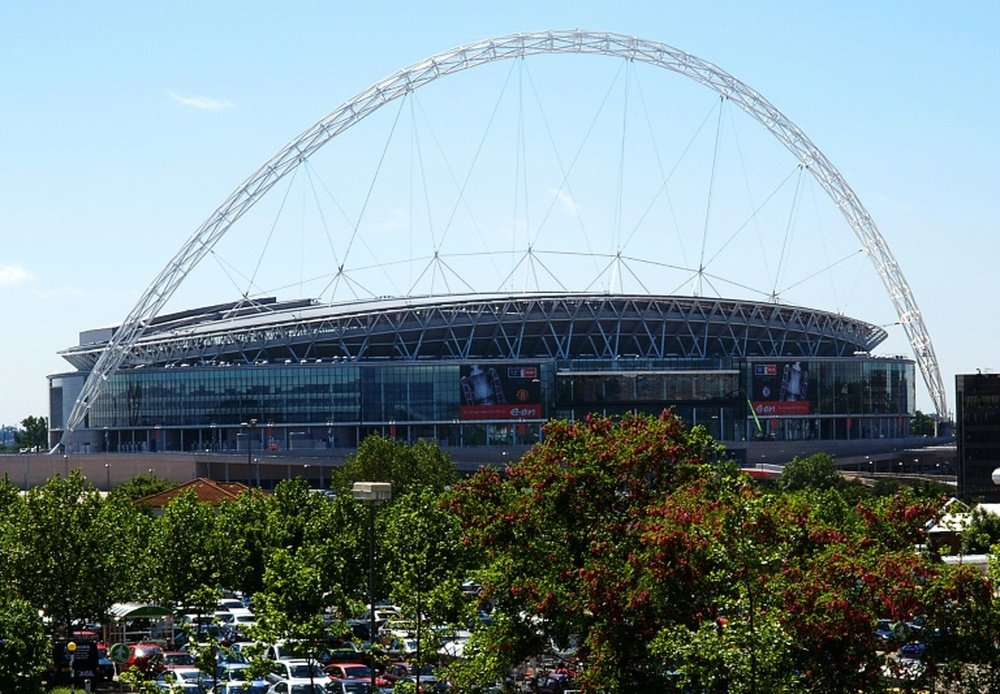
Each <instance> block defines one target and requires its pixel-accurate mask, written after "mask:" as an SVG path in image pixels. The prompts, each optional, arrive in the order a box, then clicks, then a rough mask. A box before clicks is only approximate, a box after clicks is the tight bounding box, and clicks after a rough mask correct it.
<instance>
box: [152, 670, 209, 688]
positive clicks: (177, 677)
mask: <svg viewBox="0 0 1000 694" xmlns="http://www.w3.org/2000/svg"><path fill="white" fill-rule="evenodd" d="M155 682H156V687H157V689H159V690H160V691H161V692H171V693H173V692H177V693H178V694H189V693H190V694H207V693H208V692H211V691H212V676H211V675H209V674H206V673H204V672H202V671H201V670H196V669H195V668H175V669H173V670H164V671H163V672H161V673H160V674H159V675H157V676H156V680H155Z"/></svg>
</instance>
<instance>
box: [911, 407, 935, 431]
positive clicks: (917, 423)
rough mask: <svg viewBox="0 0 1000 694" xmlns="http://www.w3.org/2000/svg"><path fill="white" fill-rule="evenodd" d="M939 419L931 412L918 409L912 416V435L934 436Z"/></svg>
mask: <svg viewBox="0 0 1000 694" xmlns="http://www.w3.org/2000/svg"><path fill="white" fill-rule="evenodd" d="M936 430H937V420H935V419H934V417H932V416H931V415H929V414H924V413H923V412H921V411H920V410H917V411H916V412H915V413H914V414H913V416H912V417H910V436H934V432H935V431H936Z"/></svg>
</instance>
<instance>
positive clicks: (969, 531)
mask: <svg viewBox="0 0 1000 694" xmlns="http://www.w3.org/2000/svg"><path fill="white" fill-rule="evenodd" d="M998 542H1000V516H998V515H997V514H995V513H990V512H988V511H984V510H983V509H982V508H980V507H978V506H977V507H976V508H974V509H973V510H972V515H971V517H970V519H969V525H967V526H966V527H965V529H964V530H963V531H962V554H988V553H989V552H990V548H991V547H993V545H995V544H997V543H998Z"/></svg>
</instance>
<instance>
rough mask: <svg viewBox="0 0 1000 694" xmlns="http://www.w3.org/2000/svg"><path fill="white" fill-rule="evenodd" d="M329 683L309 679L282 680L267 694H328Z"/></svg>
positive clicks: (272, 686) (273, 685)
mask: <svg viewBox="0 0 1000 694" xmlns="http://www.w3.org/2000/svg"><path fill="white" fill-rule="evenodd" d="M328 681H329V680H320V681H310V680H309V678H308V677H307V678H305V679H301V678H297V677H296V678H293V679H289V680H281V681H280V682H275V683H274V684H272V685H271V687H270V688H269V689H268V690H267V694H327V691H326V682H328Z"/></svg>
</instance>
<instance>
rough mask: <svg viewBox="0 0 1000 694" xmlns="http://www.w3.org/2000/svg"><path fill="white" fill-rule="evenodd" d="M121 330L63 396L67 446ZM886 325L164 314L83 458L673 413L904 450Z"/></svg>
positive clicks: (615, 300) (677, 307) (548, 296)
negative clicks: (69, 430)
mask: <svg viewBox="0 0 1000 694" xmlns="http://www.w3.org/2000/svg"><path fill="white" fill-rule="evenodd" d="M115 330H116V328H106V329H98V330H89V331H86V332H83V333H81V335H80V343H79V345H77V346H74V347H71V348H69V349H66V350H65V351H63V352H62V353H61V355H62V356H63V357H64V358H65V359H66V360H67V361H68V362H69V363H70V364H71V365H72V366H73V367H74V369H75V370H73V371H70V372H67V373H61V374H57V375H53V376H50V377H49V393H50V427H51V432H50V436H51V439H52V443H53V445H55V444H56V443H58V442H59V440H60V436H61V434H62V428H63V426H64V422H66V421H67V419H68V417H69V414H70V412H71V410H72V407H73V404H74V401H75V399H76V397H77V395H78V394H79V393H80V390H81V388H82V387H83V384H84V381H85V380H86V378H87V376H88V374H89V372H90V370H91V369H92V368H93V366H94V364H95V363H96V361H97V359H98V357H99V356H100V354H101V352H102V350H103V349H104V348H105V347H106V346H107V344H108V342H109V340H111V338H112V336H113V335H114V332H115ZM885 337H886V333H885V331H884V330H883V329H882V328H880V327H878V326H875V325H872V324H869V323H865V322H863V321H859V320H855V319H852V318H849V317H845V316H843V315H839V314H834V313H829V312H824V311H818V310H813V309H807V308H801V307H794V306H787V305H780V304H773V303H761V302H751V301H744V300H728V299H710V298H704V297H684V296H649V295H621V294H600V293H534V294H513V295H511V294H470V295H451V296H434V297H422V298H404V299H399V298H384V299H377V300H368V301H358V302H348V303H335V304H329V303H320V302H317V301H313V300H299V301H277V300H273V299H268V300H264V301H256V302H253V303H252V304H249V303H243V302H241V303H234V304H225V305H215V306H209V307H203V308H197V309H192V310H189V311H184V312H181V313H173V314H170V315H162V316H158V317H157V318H155V319H154V320H153V321H152V322H151V323H150V325H149V326H147V328H146V330H145V332H144V334H143V335H142V337H141V339H140V340H138V341H137V342H136V343H135V345H133V347H132V349H131V351H130V353H129V355H128V357H127V358H126V360H125V361H124V363H123V364H122V366H121V367H120V368H119V369H118V370H117V371H116V372H115V373H114V374H113V375H112V376H111V377H110V378H109V381H108V383H107V384H106V386H105V388H104V389H103V390H102V391H101V393H100V395H99V397H98V398H97V399H96V401H95V402H94V403H93V404H92V406H91V407H90V409H89V411H88V414H87V417H86V419H85V421H84V422H83V425H82V426H81V427H79V428H78V429H77V430H76V431H75V433H74V437H73V439H72V443H71V447H72V449H73V450H72V451H71V452H88V451H89V452H97V451H107V452H140V451H149V452H152V451H157V452H162V451H219V452H224V451H231V452H237V451H248V450H255V451H256V450H260V451H262V452H263V451H269V452H274V453H276V454H278V453H281V452H296V451H303V452H306V451H308V452H313V453H318V452H321V451H324V450H326V451H337V450H340V451H343V450H349V449H351V448H354V447H355V446H357V444H358V442H359V441H360V440H361V439H363V438H364V437H365V436H366V435H368V434H371V433H379V434H382V435H385V436H389V437H393V438H396V439H399V440H403V441H410V442H413V441H417V440H421V439H423V440H431V441H436V442H439V443H440V444H442V445H444V446H448V447H452V448H456V449H461V448H468V447H484V446H485V447H498V448H500V447H516V446H524V445H530V444H532V443H534V442H536V441H538V440H539V438H540V437H541V436H542V425H543V424H544V422H545V421H546V420H548V419H550V418H567V419H574V418H582V417H584V416H586V414H587V413H591V412H599V413H604V414H611V415H613V414H620V413H623V412H626V411H631V410H636V411H642V412H651V413H658V412H660V411H661V410H663V409H664V408H672V409H673V410H674V411H675V412H676V413H677V414H679V415H680V416H681V417H682V418H683V419H684V420H685V421H687V422H688V423H689V424H692V425H694V424H700V425H704V426H705V427H707V428H708V430H709V431H710V433H711V434H712V435H713V436H715V437H716V438H717V439H719V440H720V441H722V442H724V443H727V444H729V445H730V446H732V447H736V448H738V447H739V444H740V442H746V441H750V440H754V439H761V438H763V439H767V440H770V439H774V440H779V441H804V440H829V441H853V440H858V439H877V438H902V437H905V436H906V435H907V430H908V426H909V419H910V417H911V416H912V415H913V413H914V407H915V390H914V372H915V367H914V362H913V361H912V360H910V359H906V358H904V357H899V356H897V357H878V356H872V352H873V350H874V349H875V347H876V346H877V345H878V344H879V343H880V342H882V341H883V340H884V339H885Z"/></svg>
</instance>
